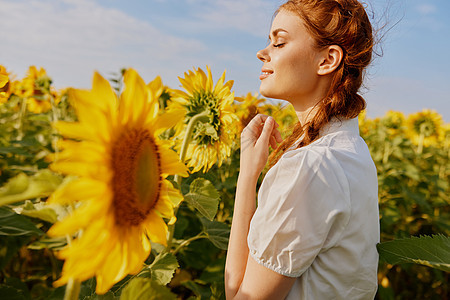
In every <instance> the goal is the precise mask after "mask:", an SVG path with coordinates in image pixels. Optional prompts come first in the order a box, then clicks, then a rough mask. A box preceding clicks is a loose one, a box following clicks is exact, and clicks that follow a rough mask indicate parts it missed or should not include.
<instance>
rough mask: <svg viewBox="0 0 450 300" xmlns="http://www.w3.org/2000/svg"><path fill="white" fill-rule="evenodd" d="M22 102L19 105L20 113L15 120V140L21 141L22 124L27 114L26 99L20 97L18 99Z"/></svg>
mask: <svg viewBox="0 0 450 300" xmlns="http://www.w3.org/2000/svg"><path fill="white" fill-rule="evenodd" d="M20 99H21V100H22V101H21V103H20V112H19V119H18V120H17V127H18V128H17V131H18V133H17V140H19V141H21V140H22V138H23V123H24V118H25V114H26V112H27V99H26V98H23V97H21V98H20Z"/></svg>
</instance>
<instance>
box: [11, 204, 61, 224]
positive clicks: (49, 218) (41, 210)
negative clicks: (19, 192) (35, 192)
mask: <svg viewBox="0 0 450 300" xmlns="http://www.w3.org/2000/svg"><path fill="white" fill-rule="evenodd" d="M20 214H21V215H24V216H27V217H30V218H36V219H40V220H43V221H46V222H49V223H52V224H53V223H56V221H57V219H58V216H57V214H56V212H55V211H54V210H53V208H51V207H48V206H45V204H44V203H42V202H39V203H36V204H33V203H32V202H31V201H29V200H27V201H26V202H25V205H24V207H23V210H22V211H21V212H20Z"/></svg>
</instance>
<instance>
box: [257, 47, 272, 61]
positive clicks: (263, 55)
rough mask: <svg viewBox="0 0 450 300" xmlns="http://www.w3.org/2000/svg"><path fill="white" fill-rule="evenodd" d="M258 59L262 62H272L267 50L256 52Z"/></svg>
mask: <svg viewBox="0 0 450 300" xmlns="http://www.w3.org/2000/svg"><path fill="white" fill-rule="evenodd" d="M256 57H257V58H258V59H259V60H260V61H262V62H268V61H270V56H269V54H268V53H267V48H264V49H261V50H259V51H258V52H256Z"/></svg>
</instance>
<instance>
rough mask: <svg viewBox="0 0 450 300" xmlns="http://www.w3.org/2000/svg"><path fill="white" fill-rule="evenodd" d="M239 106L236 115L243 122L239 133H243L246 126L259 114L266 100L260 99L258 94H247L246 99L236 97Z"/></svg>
mask: <svg viewBox="0 0 450 300" xmlns="http://www.w3.org/2000/svg"><path fill="white" fill-rule="evenodd" d="M236 100H237V101H238V103H239V104H238V105H235V111H236V115H237V116H238V117H239V119H240V120H241V124H240V125H241V127H240V129H239V132H241V131H242V130H243V129H244V127H245V126H247V124H248V123H249V122H250V120H251V119H253V117H254V116H256V115H257V114H258V113H259V106H260V104H261V103H264V101H265V99H264V98H259V97H258V93H255V94H252V93H247V95H245V96H244V97H236Z"/></svg>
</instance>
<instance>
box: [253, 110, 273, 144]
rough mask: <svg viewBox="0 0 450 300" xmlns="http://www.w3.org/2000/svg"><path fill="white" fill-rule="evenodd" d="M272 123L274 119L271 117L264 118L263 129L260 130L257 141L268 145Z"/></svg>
mask: <svg viewBox="0 0 450 300" xmlns="http://www.w3.org/2000/svg"><path fill="white" fill-rule="evenodd" d="M274 123H275V121H274V120H273V118H272V117H268V118H266V121H265V122H264V127H263V130H262V132H261V135H260V136H259V139H258V141H257V143H262V144H263V145H267V146H269V140H270V136H271V135H272V130H273V126H274Z"/></svg>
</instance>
